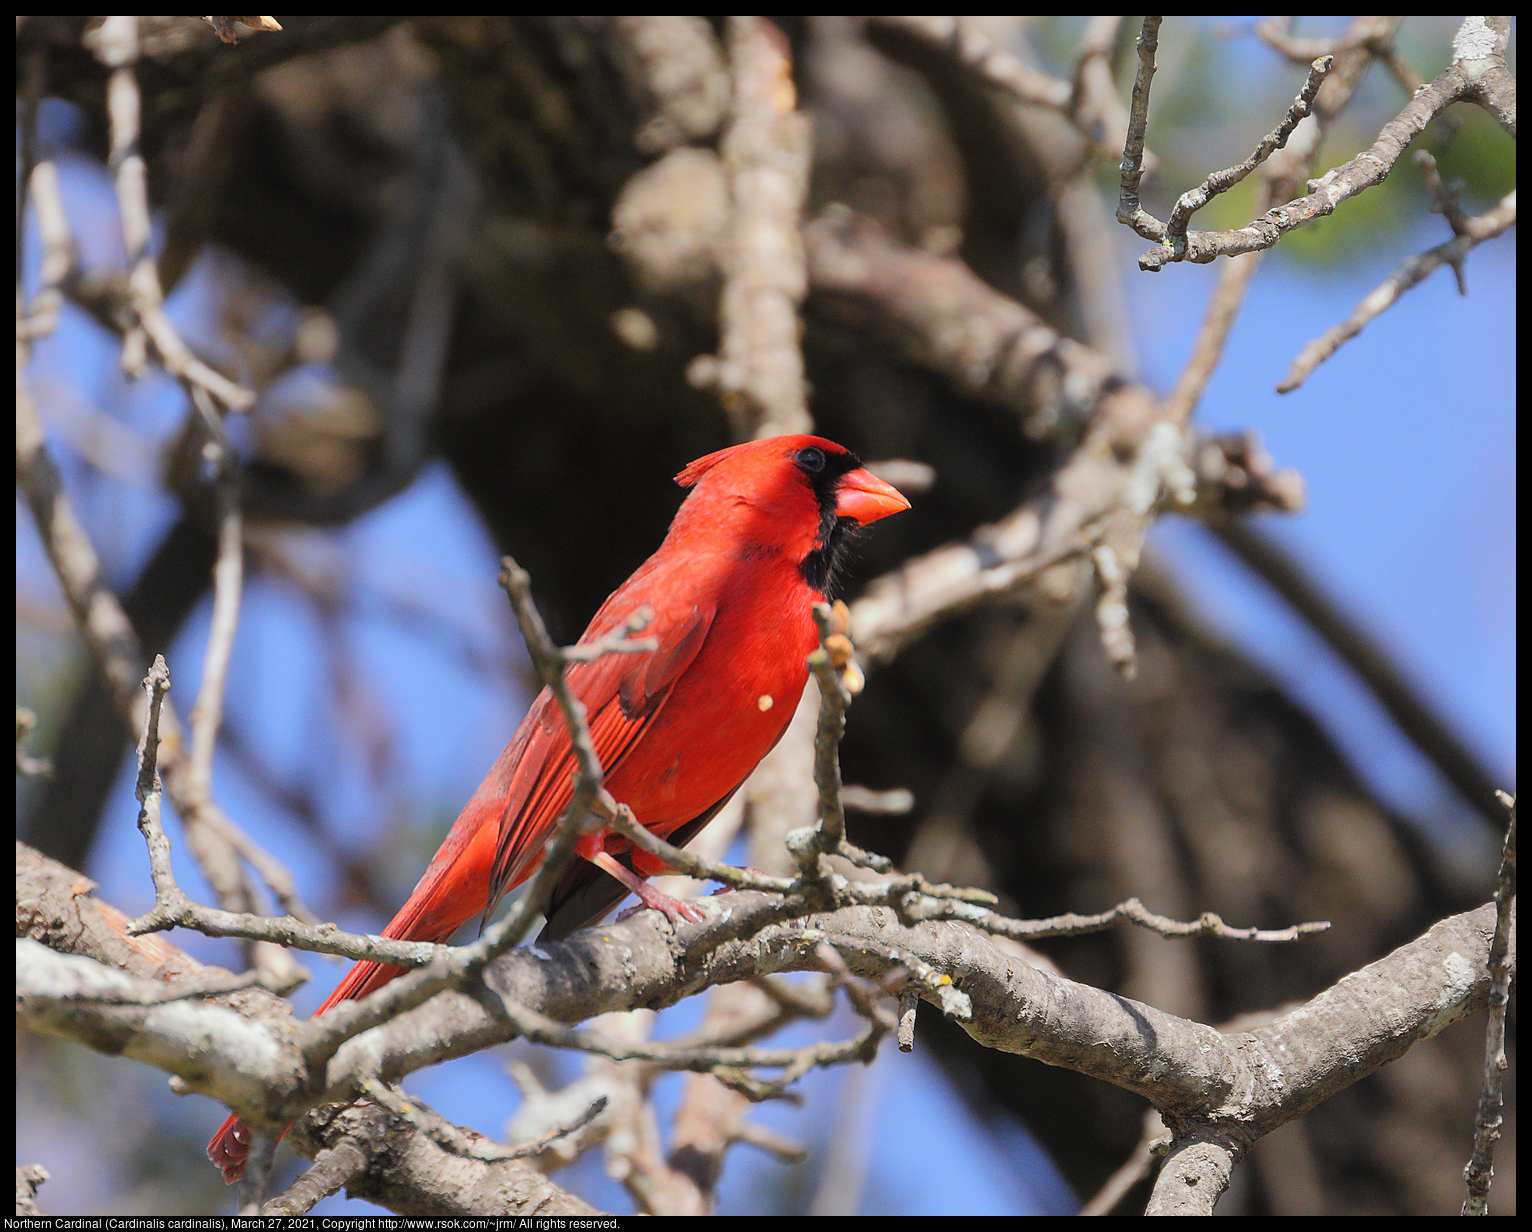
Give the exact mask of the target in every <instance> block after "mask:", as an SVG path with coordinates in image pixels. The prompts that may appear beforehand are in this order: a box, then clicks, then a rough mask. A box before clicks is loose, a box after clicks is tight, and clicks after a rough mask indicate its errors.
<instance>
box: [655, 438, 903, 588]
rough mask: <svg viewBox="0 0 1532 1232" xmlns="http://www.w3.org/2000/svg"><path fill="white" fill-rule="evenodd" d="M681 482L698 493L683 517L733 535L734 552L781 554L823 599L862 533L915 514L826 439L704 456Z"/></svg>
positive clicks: (777, 441) (758, 444)
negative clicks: (855, 534)
mask: <svg viewBox="0 0 1532 1232" xmlns="http://www.w3.org/2000/svg"><path fill="white" fill-rule="evenodd" d="M676 482H677V483H679V484H680V485H681V486H682V487H688V488H691V489H692V493H691V495H690V496H689V497H688V498H687V500H686V503H685V504H684V505H683V506H682V508H681V512H680V513H679V514H677V515H676V526H677V527H679V526H680V525H681V524H682V522H683V520H684V521H685V522H687V523H688V524H691V525H694V526H697V527H698V528H699V529H701V528H702V527H704V526H709V525H710V526H711V527H712V528H713V529H714V530H715V531H721V532H724V533H727V534H728V535H729V536H730V538H731V540H732V546H733V547H734V550H736V551H741V552H747V553H748V552H761V551H767V552H779V553H782V554H783V555H786V556H787V557H788V558H789V559H791V560H792V561H793V562H794V563H795V564H796V565H797V567H798V570H799V572H800V573H801V574H802V575H803V578H804V580H805V581H806V582H807V583H808V584H809V585H810V586H811V587H813V589H814V590H816V591H819V592H820V593H821V594H827V593H828V592H829V588H830V583H831V580H832V579H833V577H834V572H835V566H836V564H837V557H838V555H839V554H840V551H841V549H842V547H843V546H844V545H845V542H846V539H847V536H848V535H849V534H850V532H852V531H853V530H855V529H856V528H857V527H860V526H866V525H867V524H868V523H870V522H876V521H877V520H878V519H879V518H886V517H887V516H888V515H889V514H891V513H898V512H899V511H900V510H903V509H908V508H909V507H910V502H909V501H907V500H905V499H904V497H903V496H902V495H901V494H900V493H899V490H898V489H897V488H895V487H894V486H893V485H892V484H889V483H885V482H884V481H883V480H881V479H879V478H878V477H877V476H876V475H874V474H873V473H872V472H871V471H869V470H867V469H866V468H865V467H863V465H862V464H861V462H860V461H859V460H858V458H857V456H856V455H855V454H854V453H852V452H851V451H850V450H849V449H846V448H845V447H843V446H841V445H837V444H836V443H835V442H834V441H827V440H825V439H824V438H823V437H820V436H774V437H769V438H767V439H766V440H760V441H747V442H746V443H745V444H743V445H733V446H731V447H730V448H728V449H720V450H719V451H718V452H717V453H710V454H708V455H707V456H706V457H704V458H698V459H697V460H696V461H695V462H693V463H692V464H691V465H690V466H688V467H687V468H686V469H685V470H683V471H682V472H681V473H680V474H679V475H677V476H676Z"/></svg>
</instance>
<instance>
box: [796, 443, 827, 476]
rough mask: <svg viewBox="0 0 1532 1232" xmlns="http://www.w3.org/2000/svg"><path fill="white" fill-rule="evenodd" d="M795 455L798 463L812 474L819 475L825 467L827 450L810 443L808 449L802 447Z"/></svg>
mask: <svg viewBox="0 0 1532 1232" xmlns="http://www.w3.org/2000/svg"><path fill="white" fill-rule="evenodd" d="M794 457H795V458H796V459H797V462H798V465H799V466H801V467H803V469H804V470H806V471H808V473H809V474H811V475H817V474H819V472H820V471H822V470H824V468H825V451H824V450H823V449H816V448H815V447H814V446H813V445H810V446H809V447H808V448H807V449H800V450H799V451H798V452H797V453H796V454H795V455H794Z"/></svg>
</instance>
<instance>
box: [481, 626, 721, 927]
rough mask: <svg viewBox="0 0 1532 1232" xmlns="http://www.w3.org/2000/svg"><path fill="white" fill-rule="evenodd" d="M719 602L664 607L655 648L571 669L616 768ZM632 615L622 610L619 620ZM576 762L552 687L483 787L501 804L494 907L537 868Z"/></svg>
mask: <svg viewBox="0 0 1532 1232" xmlns="http://www.w3.org/2000/svg"><path fill="white" fill-rule="evenodd" d="M616 597H617V596H613V599H616ZM634 606H635V607H636V606H638V605H637V604H634ZM612 607H613V602H612V600H609V601H608V602H607V604H606V606H605V607H603V609H602V611H601V612H600V613H598V614H597V617H596V619H595V620H593V621H592V622H591V630H589V631H587V633H586V636H585V637H584V638H582V639H581V640H582V641H591V640H594V638H595V637H597V636H600V635H601V633H602V632H605V629H603V628H602V625H603V617H604V616H605V615H606V614H607V612H608V611H609V609H611V608H612ZM716 610H717V609H716V607H715V606H714V605H712V604H688V605H686V606H685V607H684V608H682V609H680V610H679V611H672V612H669V613H663V612H662V613H660V614H658V615H657V616H656V617H655V619H654V620H653V621H652V622H651V623H650V625H649V627H648V628H646V629H645V630H644V631H643V633H642V634H641V635H640V636H641V637H655V638H658V640H659V646H658V647H657V648H656V649H654V650H650V651H635V652H630V653H620V654H607V655H603V656H602V657H601V658H599V659H596V660H595V661H593V662H591V663H579V664H575V665H573V666H571V667H570V668H569V669H568V671H567V672H566V679H567V680H568V681H569V686H570V691H571V692H572V693H573V694H574V696H575V697H576V698H578V699H579V701H580V702H581V703H582V704H583V705H584V706H585V712H586V722H587V725H588V726H589V728H590V734H591V743H592V744H593V745H594V747H595V751H596V757H597V759H598V760H599V761H600V762H601V766H602V769H603V770H604V771H606V772H607V773H608V774H610V773H612V772H613V771H614V770H616V769H617V767H618V766H620V765H621V764H622V762H623V759H624V758H626V757H628V756H629V755H630V753H631V752H632V751H633V750H634V748H635V747H636V746H638V744H639V742H640V741H641V739H642V737H643V735H644V732H645V731H646V730H647V729H648V728H649V726H650V725H651V724H652V723H653V721H654V718H655V716H656V715H657V714H659V712H660V709H661V708H662V707H663V706H664V704H665V701H666V699H667V698H668V697H669V696H670V693H671V691H672V689H673V688H674V687H675V683H676V680H677V679H679V677H680V676H681V674H682V673H683V672H684V671H685V670H686V669H687V667H688V666H689V665H690V664H691V662H692V660H693V659H695V658H696V657H697V651H698V650H699V649H701V647H702V643H703V641H704V640H705V639H706V637H707V632H708V629H709V627H710V626H711V625H712V623H713V616H714V613H715V612H716ZM628 615H629V613H628V612H626V611H624V612H621V613H620V614H619V615H618V619H617V620H616V621H612V622H611V624H612V625H615V624H617V623H618V622H619V621H620V620H624V619H626V618H627V616H628ZM575 764H576V762H575V754H574V747H573V745H572V743H571V742H570V739H569V730H568V728H567V726H566V725H565V723H564V716H563V714H562V712H561V711H560V710H559V706H558V702H557V701H556V700H555V699H554V698H553V696H552V695H551V694H550V693H548V692H547V691H546V690H545V691H544V692H543V693H541V694H539V695H538V698H537V701H536V702H535V703H534V704H533V707H532V710H531V712H530V713H529V714H528V715H527V717H526V719H525V720H524V721H523V723H522V725H521V728H520V729H519V730H518V731H517V733H516V737H515V739H513V740H512V741H511V744H510V745H509V746H508V747H507V748H506V750H505V752H504V753H502V754H501V756H500V760H499V761H498V762H496V764H495V768H494V770H492V771H491V772H490V775H489V778H487V779H486V780H485V784H484V786H482V787H480V789H479V792H478V793H476V795H475V799H478V798H479V797H480V796H483V795H485V792H486V788H489V789H490V790H489V794H490V796H491V797H492V798H495V799H497V800H498V801H499V802H500V805H501V809H500V816H499V818H498V834H499V843H498V846H497V848H496V851H495V861H494V874H493V879H492V883H491V887H490V899H489V901H490V908H491V909H493V906H494V904H495V903H496V902H498V901H499V900H500V898H501V897H502V896H503V895H504V894H505V892H506V891H507V890H510V889H512V888H513V887H515V886H517V885H520V884H521V882H522V881H524V880H526V878H527V877H528V876H529V875H530V874H531V872H532V870H533V869H534V868H535V867H536V864H537V856H538V855H539V853H540V852H541V851H542V848H543V844H544V842H546V840H547V838H548V835H549V834H551V833H552V831H553V827H554V826H555V825H556V824H557V822H558V819H559V817H560V816H561V815H562V814H563V812H564V810H565V808H567V807H568V805H569V800H570V796H571V794H572V790H573V783H572V778H571V776H572V774H573V771H574V768H575ZM502 784H503V786H502Z"/></svg>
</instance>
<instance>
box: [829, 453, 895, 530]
mask: <svg viewBox="0 0 1532 1232" xmlns="http://www.w3.org/2000/svg"><path fill="white" fill-rule="evenodd" d="M909 507H910V502H909V501H907V500H905V499H904V497H903V496H902V495H900V492H899V489H898V488H896V487H894V485H893V484H891V483H884V482H883V480H881V479H879V478H878V477H877V476H876V475H874V474H873V473H872V472H871V471H869V470H867V469H866V468H865V467H858V468H857V469H856V470H854V471H851V472H850V473H849V474H846V475H843V476H842V477H841V481H840V483H839V484H837V485H836V488H835V516H836V517H838V518H851V519H853V520H855V521H857V522H860V523H861V524H862V525H863V526H866V525H867V523H869V522H876V521H877V520H878V519H879V518H886V517H888V515H889V514H891V513H898V512H900V510H903V509H908V508H909Z"/></svg>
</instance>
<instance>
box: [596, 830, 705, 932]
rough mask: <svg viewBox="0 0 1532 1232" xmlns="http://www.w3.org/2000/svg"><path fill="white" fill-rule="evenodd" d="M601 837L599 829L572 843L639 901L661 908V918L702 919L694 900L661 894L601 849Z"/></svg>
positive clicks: (646, 905) (672, 919)
mask: <svg viewBox="0 0 1532 1232" xmlns="http://www.w3.org/2000/svg"><path fill="white" fill-rule="evenodd" d="M604 837H605V834H604V832H600V831H598V832H597V833H595V834H587V835H586V836H585V837H584V838H582V839H581V840H580V842H579V843H578V844H577V845H576V847H575V850H576V851H577V852H579V854H580V855H582V856H584V857H585V858H586V859H587V860H589V861H590V862H591V863H592V864H594V865H595V866H596V867H597V868H599V869H600V870H601V871H602V872H604V873H606V874H608V875H609V876H612V877H615V878H617V880H618V881H620V882H622V884H623V885H625V886H627V887H628V889H629V890H630V891H631V892H632V893H634V894H636V895H637V896H638V901H639V902H641V903H642V904H643V905H644V906H645V907H650V908H653V909H654V910H655V911H660V912H663V913H664V914H665V918H666V919H668V920H669V921H670V922H671V923H672V924H675V923H677V922H679V921H681V920H692V921H694V922H695V921H697V920H705V919H706V918H707V913H706V912H705V911H703V910H702V908H701V907H699V906H697V904H696V903H689V902H686V901H684V900H682V899H679V898H672V897H671V896H670V895H669V894H664V893H662V892H661V891H659V890H656V889H655V888H654V887H653V886H652V885H650V884H649V883H648V882H647V881H645V880H644V879H643V878H642V877H640V876H639V875H638V874H637V873H634V872H632V871H631V870H629V869H628V868H627V867H626V866H624V865H623V864H621V863H619V862H618V861H617V859H616V857H614V856H613V855H612V854H611V853H610V852H609V851H607V850H606V849H605V847H603V846H602V845H601V841H602V839H603V838H604ZM634 854H635V855H637V854H639V853H637V852H635V853H634ZM660 867H661V869H663V868H664V865H661V866H660ZM656 871H659V870H656ZM617 918H618V919H619V920H620V919H622V918H624V917H623V916H618V917H617Z"/></svg>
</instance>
